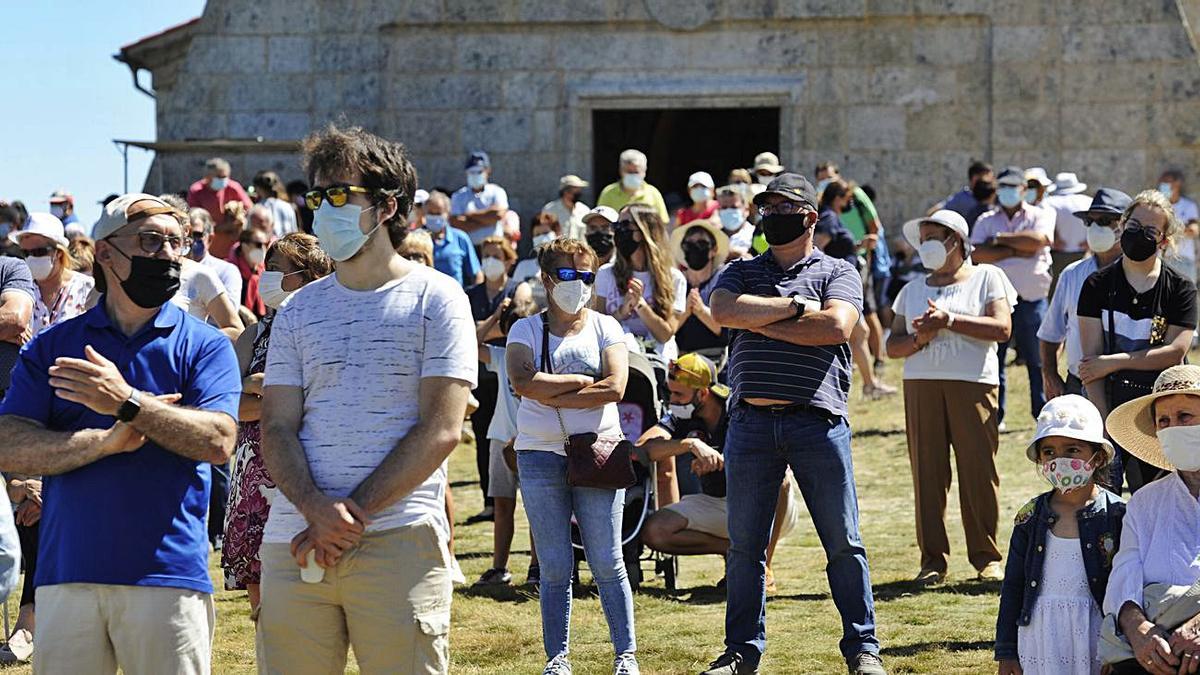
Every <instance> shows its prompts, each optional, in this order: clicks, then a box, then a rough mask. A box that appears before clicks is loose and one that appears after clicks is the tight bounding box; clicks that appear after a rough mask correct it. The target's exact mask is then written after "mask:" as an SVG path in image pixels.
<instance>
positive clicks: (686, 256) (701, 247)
mask: <svg viewBox="0 0 1200 675" xmlns="http://www.w3.org/2000/svg"><path fill="white" fill-rule="evenodd" d="M711 252H712V244H709V243H708V242H707V241H685V242H683V260H684V262H686V263H687V266H688V267H689V268H690V269H692V270H702V269H704V268H705V267H708V260H709V254H710V253H711Z"/></svg>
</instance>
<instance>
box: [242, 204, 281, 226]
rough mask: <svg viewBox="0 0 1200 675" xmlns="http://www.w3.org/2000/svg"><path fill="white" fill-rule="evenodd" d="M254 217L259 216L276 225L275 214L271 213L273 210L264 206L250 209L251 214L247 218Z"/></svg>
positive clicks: (255, 206)
mask: <svg viewBox="0 0 1200 675" xmlns="http://www.w3.org/2000/svg"><path fill="white" fill-rule="evenodd" d="M254 216H258V217H259V218H261V219H262V220H264V221H266V222H268V223H271V224H274V223H275V214H274V213H271V209H269V208H267V207H266V206H264V205H262V204H255V205H254V206H252V207H250V213H249V214H248V215H247V216H246V217H247V218H253V217H254Z"/></svg>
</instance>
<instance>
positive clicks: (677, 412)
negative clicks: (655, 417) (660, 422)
mask: <svg viewBox="0 0 1200 675" xmlns="http://www.w3.org/2000/svg"><path fill="white" fill-rule="evenodd" d="M668 410H669V411H670V412H671V417H674V418H675V419H677V420H690V419H692V414H693V413H694V412H696V406H694V405H692V404H690V403H689V404H687V405H678V404H675V403H672V404H671V405H670V406H668Z"/></svg>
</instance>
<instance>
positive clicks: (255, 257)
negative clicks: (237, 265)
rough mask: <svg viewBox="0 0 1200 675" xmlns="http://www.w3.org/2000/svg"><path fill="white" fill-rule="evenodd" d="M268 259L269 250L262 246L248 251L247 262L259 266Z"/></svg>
mask: <svg viewBox="0 0 1200 675" xmlns="http://www.w3.org/2000/svg"><path fill="white" fill-rule="evenodd" d="M266 259H267V252H266V251H265V250H264V249H261V248H255V249H251V250H250V251H249V252H247V253H246V262H248V263H250V264H251V265H254V266H255V267H258V266H259V265H261V264H263V261H264V260H266Z"/></svg>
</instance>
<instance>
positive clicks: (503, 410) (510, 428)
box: [487, 345, 521, 443]
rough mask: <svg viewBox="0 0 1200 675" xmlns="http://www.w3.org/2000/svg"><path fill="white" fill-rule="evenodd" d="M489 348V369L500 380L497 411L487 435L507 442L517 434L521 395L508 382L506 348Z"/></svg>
mask: <svg viewBox="0 0 1200 675" xmlns="http://www.w3.org/2000/svg"><path fill="white" fill-rule="evenodd" d="M487 349H488V352H489V353H490V354H491V363H489V364H487V369H488V370H490V371H492V372H493V373H495V374H496V377H497V378H498V379H499V380H500V386H499V388H498V389H497V392H498V394H497V396H496V411H495V412H494V413H493V414H492V423H491V424H490V425H488V428H487V437H488V440H492V441H500V442H501V443H507V442H509V441H511V440H512V439H514V438H516V436H517V408H518V407H519V406H520V405H521V397H520V396H517V393H516V392H515V391H513V390H512V385H511V384H509V382H508V368H506V367H505V364H504V354H505V348H504V347H497V346H496V345H488V346H487Z"/></svg>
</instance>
